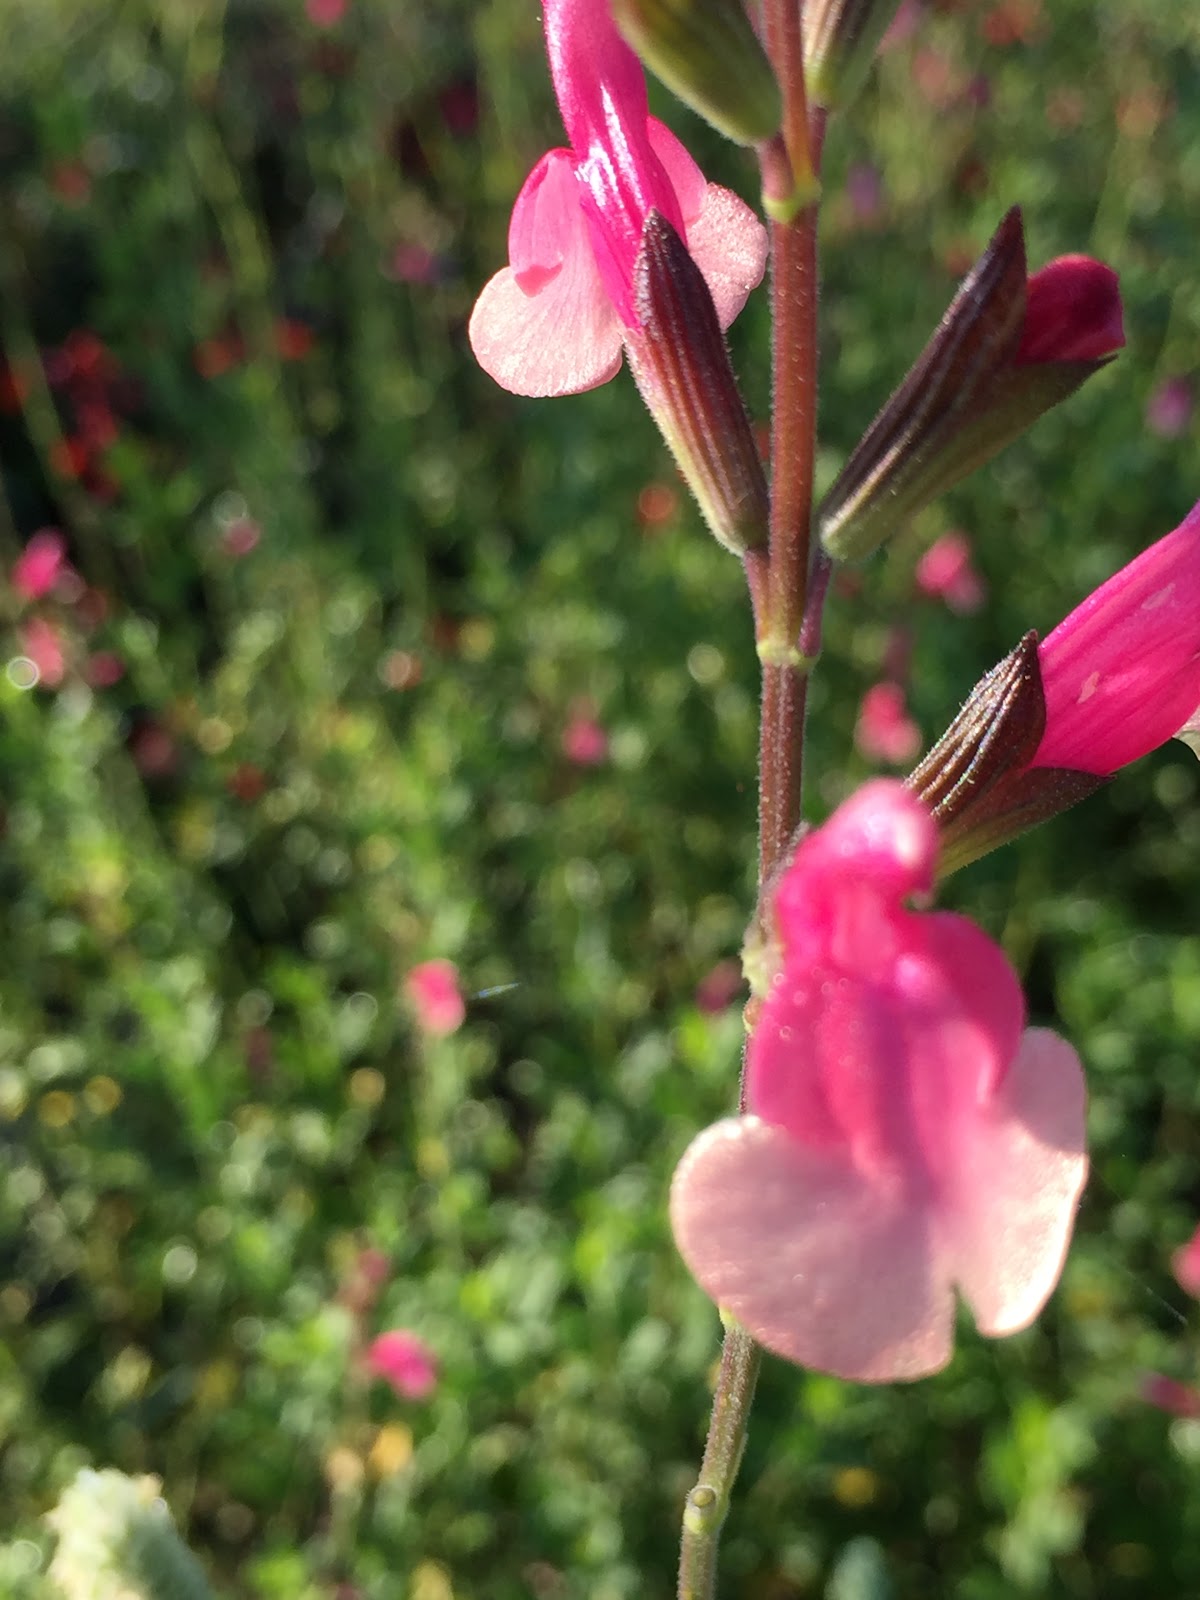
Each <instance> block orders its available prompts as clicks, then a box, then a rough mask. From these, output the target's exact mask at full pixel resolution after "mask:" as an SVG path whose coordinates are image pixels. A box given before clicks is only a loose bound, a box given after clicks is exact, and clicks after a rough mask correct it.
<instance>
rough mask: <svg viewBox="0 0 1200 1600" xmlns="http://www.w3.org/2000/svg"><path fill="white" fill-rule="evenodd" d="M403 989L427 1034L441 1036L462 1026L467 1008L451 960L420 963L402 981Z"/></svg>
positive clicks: (455, 969)
mask: <svg viewBox="0 0 1200 1600" xmlns="http://www.w3.org/2000/svg"><path fill="white" fill-rule="evenodd" d="M404 988H405V992H406V993H407V995H408V999H409V1003H410V1004H411V1006H412V1008H413V1010H414V1011H415V1012H416V1015H417V1022H418V1024H419V1026H420V1027H421V1028H423V1029H424V1031H425V1032H426V1033H431V1034H435V1035H437V1036H438V1037H441V1036H443V1035H445V1034H449V1033H455V1032H456V1031H457V1030H458V1029H459V1028H461V1027H462V1022H463V1018H464V1017H465V1016H466V1014H467V1008H466V1003H465V1002H464V1000H463V996H462V990H461V989H460V988H459V983H458V968H457V967H456V966H455V965H454V963H453V961H422V962H421V963H420V964H419V965H418V966H415V967H414V968H413V969H412V971H411V972H410V973H409V975H408V977H407V978H405V980H404Z"/></svg>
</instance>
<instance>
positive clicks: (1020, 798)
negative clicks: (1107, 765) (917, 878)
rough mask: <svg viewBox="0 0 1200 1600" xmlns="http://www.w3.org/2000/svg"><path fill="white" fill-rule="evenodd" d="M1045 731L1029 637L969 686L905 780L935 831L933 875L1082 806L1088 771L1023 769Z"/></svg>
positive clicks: (1034, 648)
mask: <svg viewBox="0 0 1200 1600" xmlns="http://www.w3.org/2000/svg"><path fill="white" fill-rule="evenodd" d="M1045 728H1046V703H1045V695H1044V693H1043V689H1042V674H1041V665H1040V662H1039V659H1038V639H1037V634H1036V633H1032V632H1030V633H1027V634H1026V635H1025V637H1024V638H1023V639H1022V640H1021V642H1020V644H1019V645H1018V646H1017V647H1016V649H1015V650H1012V651H1010V652H1009V654H1008V655H1006V656H1005V657H1004V659H1003V661H1000V662H998V663H997V664H996V666H994V667H993V668H992V669H991V671H990V672H988V673H986V674H985V675H984V677H982V678H981V679H980V681H979V682H978V683H977V684H976V685H975V687H974V689H972V691H971V693H970V695H969V696H968V698H967V701H966V704H965V705H964V706H963V708H962V710H961V711H960V712H959V713H958V715H957V716H956V717H955V719H954V721H953V722H952V723H951V724H950V726H949V727H948V728H947V729H946V732H945V733H944V734H943V735H942V737H941V738H940V739H939V740H938V742H937V743H936V744H935V745H934V747H933V749H932V750H930V752H929V754H928V755H927V756H925V758H924V759H923V760H922V761H921V762H920V763H919V764H918V766H916V767H915V768H914V769H913V771H912V772H911V773H910V774H909V776H908V777H907V778H906V779H905V787H906V788H907V789H908V790H910V791H911V792H912V793H913V794H915V795H916V796H917V798H918V799H919V800H921V801H923V802H924V804H925V805H926V806H928V807H929V809H930V811H931V812H932V813H933V818H934V821H935V822H936V823H937V826H938V877H939V878H947V877H949V875H950V874H951V873H952V872H957V871H958V869H959V868H960V867H965V866H967V865H968V864H969V863H970V862H972V861H975V860H977V859H978V858H979V857H980V856H983V855H986V854H987V853H988V852H989V851H990V850H994V849H996V848H997V846H999V845H1002V844H1007V843H1008V841H1009V840H1010V839H1015V838H1016V837H1017V835H1018V834H1020V833H1024V832H1025V831H1026V830H1027V829H1028V828H1032V827H1036V825H1037V824H1038V823H1039V822H1046V821H1048V820H1049V818H1051V817H1053V816H1056V815H1057V814H1058V813H1059V812H1060V811H1065V810H1067V809H1068V807H1070V806H1073V805H1076V804H1078V802H1079V801H1080V800H1086V799H1087V797H1088V795H1090V794H1094V793H1095V791H1096V790H1097V789H1099V788H1100V787H1102V785H1103V784H1104V782H1105V781H1106V780H1105V779H1104V778H1103V777H1100V776H1097V775H1096V774H1095V773H1089V772H1075V771H1067V770H1065V769H1063V768H1058V767H1037V766H1032V765H1031V763H1032V762H1033V760H1034V757H1035V756H1036V754H1037V750H1038V746H1039V745H1040V744H1041V742H1042V736H1043V734H1044V732H1045Z"/></svg>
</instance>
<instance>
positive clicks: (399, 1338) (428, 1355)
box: [367, 1328, 438, 1400]
mask: <svg viewBox="0 0 1200 1600" xmlns="http://www.w3.org/2000/svg"><path fill="white" fill-rule="evenodd" d="M367 1370H368V1371H369V1372H370V1373H371V1374H372V1375H373V1376H374V1377H376V1378H382V1379H383V1380H384V1382H385V1383H390V1384H391V1386H392V1388H393V1389H394V1390H395V1391H396V1393H397V1394H398V1395H399V1396H400V1397H401V1399H403V1400H424V1399H425V1397H426V1395H428V1394H431V1393H432V1392H433V1390H434V1388H435V1386H436V1384H437V1376H438V1372H437V1361H436V1359H435V1357H434V1354H433V1351H432V1350H430V1348H429V1346H428V1345H427V1344H426V1343H425V1341H424V1340H423V1339H419V1338H418V1337H417V1335H416V1334H415V1333H410V1332H409V1331H408V1329H407V1328H393V1329H392V1330H391V1332H390V1333H381V1334H380V1335H379V1337H378V1338H377V1339H373V1340H372V1341H371V1344H370V1347H369V1348H368V1350H367Z"/></svg>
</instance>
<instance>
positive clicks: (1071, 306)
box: [1012, 256, 1125, 367]
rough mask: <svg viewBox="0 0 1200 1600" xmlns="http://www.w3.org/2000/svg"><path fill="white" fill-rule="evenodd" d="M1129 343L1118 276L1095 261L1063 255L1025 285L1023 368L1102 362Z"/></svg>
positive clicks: (1019, 356) (1016, 361)
mask: <svg viewBox="0 0 1200 1600" xmlns="http://www.w3.org/2000/svg"><path fill="white" fill-rule="evenodd" d="M1124 344H1125V323H1124V319H1123V317H1122V312H1121V290H1120V281H1119V279H1118V277H1117V274H1116V273H1115V272H1114V271H1113V269H1112V268H1111V267H1106V266H1105V264H1104V262H1103V261H1093V260H1092V258H1091V256H1059V257H1058V259H1057V260H1056V261H1049V262H1047V263H1046V265H1045V266H1044V267H1043V268H1042V269H1041V270H1040V271H1039V272H1035V273H1034V274H1033V276H1032V277H1031V278H1030V279H1029V280H1028V282H1027V283H1026V285H1025V326H1024V330H1023V332H1022V334H1021V342H1020V344H1019V345H1018V346H1017V351H1016V354H1015V355H1014V356H1013V358H1012V359H1013V365H1014V366H1017V367H1029V366H1035V365H1037V364H1038V363H1040V362H1043V361H1100V360H1103V358H1104V357H1105V356H1110V355H1112V353H1113V352H1114V351H1115V350H1120V349H1122V348H1123V347H1124Z"/></svg>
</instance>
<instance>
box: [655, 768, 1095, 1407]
mask: <svg viewBox="0 0 1200 1600" xmlns="http://www.w3.org/2000/svg"><path fill="white" fill-rule="evenodd" d="M936 853H937V837H936V831H935V827H934V824H933V821H932V818H931V817H930V815H929V813H928V811H927V810H926V809H925V808H924V806H922V805H921V804H920V803H919V802H918V801H916V800H915V799H914V798H913V797H912V796H911V795H909V794H908V793H907V792H906V791H905V790H904V789H903V788H902V787H901V785H900V784H898V783H893V782H891V781H888V780H882V779H881V780H876V781H875V782H872V783H869V784H867V785H866V786H865V787H863V788H862V789H860V790H859V791H858V793H857V794H856V795H855V796H853V797H852V798H851V799H850V800H848V801H847V802H846V803H845V804H844V805H843V806H842V807H841V808H840V810H838V811H837V812H836V813H835V815H834V816H833V817H832V818H831V819H830V820H829V821H828V822H827V823H826V824H825V826H824V827H822V828H819V829H818V830H816V831H815V832H814V833H811V834H809V835H808V836H807V837H806V838H805V839H804V840H803V842H802V843H801V844H800V845H799V847H798V848H797V850H796V853H795V856H794V858H793V859H792V861H791V863H790V864H789V865H788V866H787V868H786V869H785V870H784V872H783V874H782V877H781V878H780V881H779V884H778V888H777V890H776V892H775V896H774V905H773V914H774V922H775V931H776V934H777V937H778V940H779V945H780V952H779V969H778V972H777V974H776V976H775V978H774V980H773V981H772V983H771V985H770V987H769V989H768V991H767V993H766V994H765V996H764V998H763V1000H762V1005H761V1011H760V1014H759V1016H758V1019H757V1021H756V1023H755V1026H754V1030H753V1033H752V1035H751V1038H750V1043H749V1047H748V1054H747V1064H746V1114H745V1115H742V1116H738V1117H731V1118H728V1119H726V1120H725V1121H723V1122H718V1123H717V1124H715V1125H714V1126H713V1127H710V1128H708V1129H706V1130H705V1131H704V1132H703V1133H701V1134H700V1135H699V1136H698V1138H696V1139H695V1140H694V1141H693V1143H692V1145H691V1146H690V1148H689V1149H688V1150H687V1152H686V1153H685V1155H684V1157H683V1160H682V1161H681V1163H680V1165H679V1168H678V1170H677V1172H676V1174H675V1178H674V1182H673V1185H672V1190H671V1218H672V1224H673V1227H674V1231H675V1237H676V1240H677V1242H678V1244H679V1248H680V1250H681V1251H682V1253H683V1256H684V1258H685V1260H686V1261H687V1263H688V1265H689V1267H690V1268H691V1270H692V1272H693V1273H694V1274H695V1276H696V1278H697V1279H698V1280H699V1282H700V1284H701V1286H702V1287H703V1288H704V1289H705V1290H706V1292H707V1293H708V1294H709V1295H711V1296H712V1298H713V1299H714V1300H715V1301H716V1302H717V1303H718V1305H719V1306H721V1307H722V1308H723V1309H724V1310H725V1311H727V1312H728V1313H730V1314H731V1315H732V1316H733V1317H735V1318H736V1319H737V1321H738V1322H739V1323H741V1324H742V1325H743V1326H744V1327H745V1328H746V1329H747V1330H748V1331H749V1332H750V1333H751V1334H752V1335H753V1337H754V1338H755V1339H757V1340H758V1341H759V1342H761V1343H762V1344H764V1345H765V1346H766V1347H767V1348H768V1349H769V1350H773V1351H775V1352H776V1353H777V1354H779V1355H782V1356H785V1357H787V1358H788V1359H790V1360H792V1361H796V1362H799V1363H801V1364H803V1365H805V1366H809V1367H814V1368H818V1369H820V1370H823V1371H827V1372H832V1373H835V1374H837V1375H839V1376H841V1377H844V1378H851V1379H856V1380H859V1381H862V1382H889V1381H893V1380H897V1379H909V1378H917V1377H920V1376H922V1375H924V1374H926V1373H930V1372H936V1371H937V1370H938V1369H939V1368H941V1367H943V1366H944V1365H945V1364H946V1362H947V1361H948V1360H949V1359H950V1355H951V1350H952V1343H953V1327H954V1306H955V1299H954V1291H955V1290H956V1289H957V1291H958V1292H959V1294H961V1295H962V1297H963V1299H965V1300H966V1302H967V1304H968V1305H969V1306H970V1308H971V1310H972V1311H973V1313H974V1316H975V1321H976V1323H977V1325H978V1327H979V1329H980V1331H981V1332H982V1333H984V1334H987V1335H989V1336H999V1335H1003V1334H1008V1333H1014V1332H1016V1331H1017V1330H1018V1329H1020V1328H1024V1327H1026V1326H1027V1325H1028V1324H1029V1323H1030V1322H1031V1321H1032V1320H1033V1318H1034V1317H1035V1316H1036V1315H1037V1313H1038V1311H1039V1310H1040V1309H1041V1307H1042V1305H1043V1303H1044V1302H1045V1300H1046V1298H1047V1296H1048V1295H1049V1294H1050V1292H1051V1290H1052V1289H1053V1288H1054V1285H1055V1283H1056V1282H1057V1280H1058V1277H1059V1273H1060V1271H1061V1268H1062V1263H1063V1259H1064V1256H1065V1253H1066V1248H1067V1243H1068V1240H1069V1238H1070V1234H1071V1229H1072V1225H1073V1221H1074V1216H1075V1209H1076V1203H1077V1200H1078V1197H1079V1194H1080V1191H1081V1190H1082V1188H1083V1184H1084V1180H1085V1177H1086V1174H1087V1158H1086V1155H1085V1153H1084V1085H1083V1075H1082V1072H1081V1070H1080V1065H1079V1060H1078V1057H1077V1056H1076V1054H1075V1052H1074V1051H1073V1050H1072V1049H1071V1047H1070V1046H1069V1045H1068V1044H1066V1043H1065V1042H1064V1041H1063V1040H1062V1039H1060V1038H1058V1037H1057V1036H1056V1035H1055V1034H1053V1033H1051V1032H1048V1031H1046V1030H1044V1029H1036V1028H1035V1029H1026V1028H1025V1027H1024V1003H1023V1000H1022V996H1021V991H1020V987H1019V985H1018V983H1017V979H1016V976H1015V974H1014V973H1013V971H1012V968H1011V967H1010V966H1009V964H1008V962H1007V961H1006V959H1005V957H1004V955H1003V954H1002V952H1001V951H1000V949H999V948H998V947H997V946H996V945H995V944H994V943H993V942H992V941H991V940H990V939H989V938H988V937H987V936H986V935H985V934H984V933H983V932H981V930H980V929H978V928H977V927H975V926H974V924H972V923H971V922H968V921H967V920H966V919H965V918H963V917H959V916H955V915H952V914H950V913H947V912H930V911H912V910H909V909H908V908H907V907H906V905H905V900H906V899H907V897H909V896H911V895H914V894H916V895H926V894H928V893H929V891H930V890H931V888H932V885H933V877H934V870H935V858H936Z"/></svg>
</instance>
